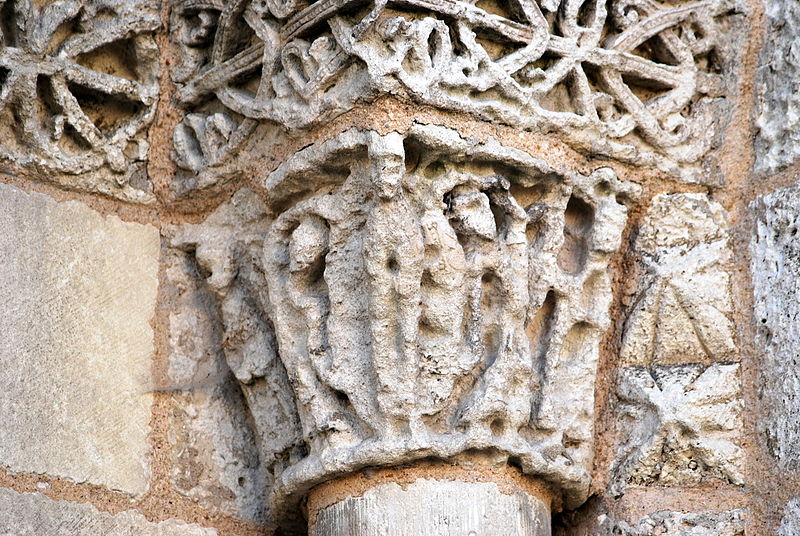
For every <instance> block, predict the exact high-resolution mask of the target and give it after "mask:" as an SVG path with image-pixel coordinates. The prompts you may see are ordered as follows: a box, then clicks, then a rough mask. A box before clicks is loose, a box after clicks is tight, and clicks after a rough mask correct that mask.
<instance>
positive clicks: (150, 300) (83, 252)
mask: <svg viewBox="0 0 800 536" xmlns="http://www.w3.org/2000/svg"><path fill="white" fill-rule="evenodd" d="M0 229H2V230H3V232H2V234H0V303H2V304H3V306H2V308H0V385H2V386H3V388H2V389H0V408H2V411H0V464H2V465H4V466H5V467H8V468H9V469H10V470H11V471H25V472H32V473H47V474H49V475H53V476H61V477H67V478H70V479H72V480H76V481H80V482H84V481H88V482H91V483H94V484H100V485H104V486H107V487H109V488H114V489H119V490H123V491H126V492H129V493H135V494H139V493H142V492H144V491H145V489H146V487H147V481H148V475H149V470H148V464H149V461H148V451H149V444H148V439H147V435H148V431H149V423H150V406H151V395H150V394H148V393H149V392H150V391H151V390H152V384H151V382H150V380H149V378H150V374H151V373H150V366H151V359H152V357H153V351H154V342H153V329H152V327H151V324H150V322H151V321H152V319H153V315H154V310H155V299H156V289H157V286H158V279H157V274H158V256H159V246H160V242H159V235H158V231H157V230H156V229H155V228H154V227H151V226H148V225H141V224H137V223H124V222H122V221H120V220H119V219H118V218H116V217H115V216H108V217H104V216H102V215H100V214H98V213H97V212H95V211H93V210H91V209H89V208H87V207H85V206H83V205H81V204H80V203H77V202H68V203H57V202H55V201H54V200H52V199H51V198H49V197H47V196H45V195H41V194H36V193H33V194H26V193H24V192H22V191H21V190H18V189H16V188H14V187H12V186H7V185H0Z"/></svg>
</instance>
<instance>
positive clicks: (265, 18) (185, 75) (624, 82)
mask: <svg viewBox="0 0 800 536" xmlns="http://www.w3.org/2000/svg"><path fill="white" fill-rule="evenodd" d="M281 6H282V7H281V8H277V7H275V6H273V5H272V3H269V2H263V1H252V2H249V1H242V0H240V1H238V2H235V3H234V4H233V5H231V6H228V7H224V8H223V6H222V5H221V4H219V3H214V2H211V1H208V2H186V3H184V4H183V5H182V6H181V7H179V8H177V9H176V15H175V17H176V21H175V27H176V28H177V30H175V32H176V34H177V39H178V40H179V42H180V43H181V46H182V49H183V50H184V64H183V66H182V67H181V69H180V72H179V75H178V76H176V79H177V81H178V82H180V83H181V84H182V88H181V90H180V93H179V98H180V100H181V101H182V102H183V103H184V105H185V106H186V107H187V108H188V109H190V110H196V111H195V112H193V113H204V114H209V113H210V114H218V113H225V114H228V115H229V116H230V117H231V118H232V119H231V120H233V121H235V122H236V123H237V124H238V125H239V128H238V129H234V130H232V131H231V133H230V134H228V135H227V136H225V137H224V139H222V140H218V141H217V142H216V145H215V147H216V148H215V149H213V150H209V149H205V148H203V143H204V142H202V141H200V142H198V143H194V144H189V143H188V142H185V140H186V139H187V136H188V137H192V136H196V137H197V139H198V140H202V137H203V131H202V129H196V128H195V127H193V126H192V124H191V122H189V123H186V124H185V125H184V126H182V127H181V128H179V130H178V133H177V134H176V136H179V137H180V138H181V140H182V141H183V145H184V146H187V147H193V148H194V149H195V152H194V153H193V154H186V153H181V154H179V162H181V163H182V165H184V166H186V167H187V168H189V169H195V170H197V169H200V168H201V167H202V166H204V165H217V164H219V163H220V162H221V161H222V160H221V159H220V157H219V156H217V155H218V153H219V151H220V150H223V151H228V152H229V153H230V152H232V151H234V147H235V144H236V143H239V142H241V140H242V139H243V138H244V137H245V135H246V134H247V132H248V131H249V130H251V129H252V128H253V126H254V125H253V123H252V120H269V121H275V122H278V123H281V124H283V125H285V126H287V127H289V128H303V127H307V126H309V125H313V124H315V123H316V122H318V121H320V120H324V119H326V118H330V117H331V115H334V114H337V113H341V112H343V111H346V110H348V109H350V108H352V107H353V106H354V105H355V104H356V102H357V101H359V100H369V99H372V98H374V97H375V96H377V95H379V94H383V93H387V92H388V93H400V94H405V95H407V96H409V97H411V98H412V99H414V100H416V101H419V102H423V103H427V104H431V105H433V106H437V107H444V108H449V109H455V110H461V111H466V112H470V113H474V114H477V115H480V116H482V117H485V118H488V119H491V120H495V121H500V122H503V123H507V124H511V125H519V126H521V127H523V128H528V129H534V130H541V131H551V130H557V131H559V132H561V133H563V134H564V135H565V136H566V139H567V140H568V141H569V142H570V143H572V144H573V145H574V146H576V147H577V148H579V149H581V150H588V151H591V152H594V153H598V152H599V153H603V154H607V155H609V156H612V157H614V158H618V159H623V160H629V161H635V162H637V163H640V164H644V163H647V164H648V165H658V166H659V167H662V168H674V167H675V165H676V164H681V163H693V162H696V161H697V160H698V159H699V158H700V157H701V156H702V155H703V154H704V153H705V152H706V151H707V150H708V149H709V144H710V143H711V141H710V138H711V137H713V135H712V134H713V132H712V130H713V128H712V127H713V125H712V124H710V123H714V121H719V120H722V115H720V114H722V113H723V110H722V109H721V108H720V109H716V108H714V107H715V106H716V107H718V105H721V103H718V102H716V100H715V99H716V98H717V97H723V96H724V95H725V94H726V89H725V88H726V82H725V76H730V74H731V69H732V65H733V63H732V62H733V59H732V57H733V54H732V51H731V50H730V47H727V46H724V45H723V44H722V41H723V39H722V38H723V30H722V28H724V25H725V24H727V23H728V22H727V21H728V19H729V18H730V17H728V15H729V14H731V13H733V12H735V11H737V10H739V7H738V6H737V5H736V4H734V3H732V2H729V1H728V0H700V1H697V2H691V3H687V4H682V5H679V6H678V5H673V4H667V3H663V4H662V3H658V2H655V1H653V0H614V1H612V2H608V3H607V2H606V1H605V0H561V1H560V2H559V1H552V0H542V1H540V2H536V1H533V0H515V1H513V2H478V3H475V2H468V1H460V0H381V1H378V2H374V3H373V2H363V1H362V2H358V1H353V0H319V1H316V2H310V3H309V2H299V1H298V2H289V3H285V4H281ZM212 28H215V29H216V32H213V31H212ZM201 29H202V32H201ZM198 33H200V34H201V35H202V36H205V37H204V39H202V40H201V39H199V38H198V37H197V34H198ZM209 97H215V99H216V100H215V102H216V104H214V105H209V104H205V103H207V101H208V99H209ZM711 108H714V109H715V110H716V112H718V113H717V117H716V118H715V119H714V121H710V119H711V118H714V116H713V114H712V115H708V114H709V113H711ZM203 110H207V111H203ZM723 115H724V114H723ZM192 121H194V120H192ZM187 128H188V129H189V130H186V129H187ZM198 147H199V148H200V149H199V150H198ZM647 155H649V156H647ZM664 157H667V159H666V160H665V159H664Z"/></svg>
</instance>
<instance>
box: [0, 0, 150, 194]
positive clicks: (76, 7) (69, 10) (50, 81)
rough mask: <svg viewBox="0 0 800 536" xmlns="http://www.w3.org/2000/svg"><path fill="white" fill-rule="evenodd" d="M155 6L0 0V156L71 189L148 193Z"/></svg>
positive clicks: (120, 1)
mask: <svg viewBox="0 0 800 536" xmlns="http://www.w3.org/2000/svg"><path fill="white" fill-rule="evenodd" d="M159 26H160V19H159V13H158V5H157V3H154V2H148V1H145V0H133V1H131V0H81V1H78V0H64V1H59V2H53V3H49V4H46V5H43V6H40V3H38V2H32V1H27V0H2V1H0V118H2V120H0V134H2V142H0V162H3V163H4V164H6V165H9V166H11V169H13V170H21V172H26V171H27V172H29V171H30V170H31V169H35V170H37V171H39V172H44V174H45V175H47V176H50V177H51V178H52V179H53V180H56V181H57V182H59V183H61V184H63V185H65V186H67V187H72V188H78V189H84V190H89V191H93V192H99V193H103V194H107V195H112V196H114V197H119V198H122V199H125V200H127V201H134V202H149V201H152V200H153V197H152V193H151V188H150V186H149V184H148V183H147V179H146V178H145V170H144V161H145V160H146V157H147V150H148V144H147V140H146V138H145V132H144V130H145V128H146V127H147V126H148V125H149V124H150V122H151V121H152V120H153V117H154V115H155V106H156V101H157V98H158V79H157V75H158V62H159V59H158V50H157V48H156V44H155V40H154V39H153V36H152V34H153V32H154V31H155V30H156V29H157V28H158V27H159Z"/></svg>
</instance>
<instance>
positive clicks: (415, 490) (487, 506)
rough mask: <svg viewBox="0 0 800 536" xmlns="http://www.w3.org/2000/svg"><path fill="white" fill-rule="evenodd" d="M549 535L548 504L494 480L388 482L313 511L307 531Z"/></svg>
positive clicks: (336, 535) (345, 535) (367, 535)
mask: <svg viewBox="0 0 800 536" xmlns="http://www.w3.org/2000/svg"><path fill="white" fill-rule="evenodd" d="M377 534H391V535H392V536H421V535H423V534H424V535H426V536H464V535H470V534H481V535H484V534H486V535H489V534H492V535H495V534H496V535H503V536H550V508H549V507H548V506H547V505H546V504H545V503H544V502H543V501H542V500H541V499H539V498H538V497H533V496H531V495H529V494H527V493H525V492H523V491H516V492H514V493H505V492H503V491H501V490H500V488H498V486H497V484H494V483H486V482H453V481H449V480H429V479H421V478H420V479H418V480H416V481H415V482H414V483H412V484H409V485H407V486H400V485H399V484H395V483H390V484H382V485H380V486H377V487H374V488H371V489H369V490H367V491H366V492H365V493H364V494H363V495H362V496H360V497H348V498H346V499H344V500H342V501H340V502H337V503H336V504H334V505H332V506H329V507H327V508H324V509H322V510H321V511H319V512H317V514H316V516H315V520H314V523H313V525H312V526H311V527H310V530H309V535H310V536H374V535H377Z"/></svg>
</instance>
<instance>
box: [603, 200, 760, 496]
mask: <svg viewBox="0 0 800 536" xmlns="http://www.w3.org/2000/svg"><path fill="white" fill-rule="evenodd" d="M634 253H635V254H636V255H637V256H638V260H639V261H640V262H639V264H640V267H641V268H640V272H641V273H639V274H637V275H638V278H639V279H638V283H637V285H636V292H635V293H634V295H633V297H632V306H631V307H630V310H629V312H628V316H627V319H626V322H625V325H624V329H623V335H622V346H621V349H620V365H622V367H621V368H620V370H619V372H618V379H617V398H618V409H617V412H618V417H617V421H616V426H617V432H618V435H619V437H618V442H619V446H618V450H617V455H616V461H615V465H614V469H613V478H612V486H611V491H612V493H614V494H621V493H623V491H624V489H625V487H626V486H629V485H651V484H658V485H662V486H676V485H694V484H698V483H700V482H702V481H703V480H705V479H707V478H709V477H716V478H719V479H722V480H723V481H725V482H728V483H731V484H735V485H742V484H744V480H743V476H742V470H743V463H744V451H743V450H742V449H741V448H740V447H739V446H738V436H739V434H740V433H741V411H742V407H741V393H740V391H741V388H740V378H739V365H738V364H737V363H735V360H736V359H738V356H737V353H736V346H735V343H734V340H733V335H734V325H733V322H732V321H731V320H730V316H731V312H732V304H731V294H730V274H729V270H730V263H731V250H730V245H729V237H728V226H727V222H726V214H725V211H724V209H723V208H722V206H720V205H719V204H718V203H715V202H712V201H710V200H709V199H708V197H706V196H705V195H703V194H661V195H658V196H656V197H655V198H653V200H652V202H651V204H650V207H649V208H648V211H647V213H646V215H645V218H644V220H643V222H642V225H641V228H640V229H639V232H638V236H637V238H636V240H635V243H634Z"/></svg>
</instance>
